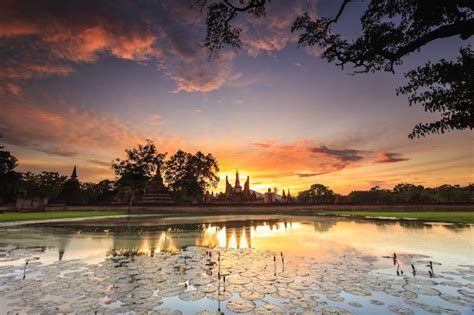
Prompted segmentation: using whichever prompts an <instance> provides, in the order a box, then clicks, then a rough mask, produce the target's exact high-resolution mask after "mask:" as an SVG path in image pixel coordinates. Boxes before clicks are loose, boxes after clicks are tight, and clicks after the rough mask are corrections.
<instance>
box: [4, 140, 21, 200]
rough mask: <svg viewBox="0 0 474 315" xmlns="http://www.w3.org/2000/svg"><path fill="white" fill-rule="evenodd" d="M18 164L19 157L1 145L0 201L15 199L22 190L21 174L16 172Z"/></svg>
mask: <svg viewBox="0 0 474 315" xmlns="http://www.w3.org/2000/svg"><path fill="white" fill-rule="evenodd" d="M0 138H1V135H0ZM16 166H17V159H16V158H15V157H14V156H13V155H11V154H10V152H8V151H4V150H3V146H2V145H0V203H9V202H12V201H14V200H15V198H16V195H17V194H18V192H19V190H20V179H21V176H20V174H18V173H17V172H15V167H16Z"/></svg>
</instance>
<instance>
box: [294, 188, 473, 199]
mask: <svg viewBox="0 0 474 315" xmlns="http://www.w3.org/2000/svg"><path fill="white" fill-rule="evenodd" d="M298 202H301V203H316V204H450V203H452V204H455V203H456V204H466V203H472V202H474V184H469V185H468V186H463V187H462V186H459V185H441V186H439V187H436V188H425V187H423V186H421V185H414V184H408V183H401V184H398V185H395V186H394V187H393V189H382V188H380V187H379V186H375V187H372V188H371V189H370V190H356V191H352V192H351V193H349V194H348V195H346V196H343V195H339V194H336V193H334V192H333V191H332V190H331V189H330V188H329V187H327V186H324V185H322V184H314V185H312V186H311V187H310V189H308V190H305V191H302V192H300V193H299V194H298Z"/></svg>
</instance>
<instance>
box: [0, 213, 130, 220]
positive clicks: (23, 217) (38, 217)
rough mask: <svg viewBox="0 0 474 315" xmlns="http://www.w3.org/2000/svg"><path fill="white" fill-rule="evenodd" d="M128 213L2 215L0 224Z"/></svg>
mask: <svg viewBox="0 0 474 315" xmlns="http://www.w3.org/2000/svg"><path fill="white" fill-rule="evenodd" d="M124 214H127V212H126V211H54V212H28V213H0V222H7V221H24V220H48V219H64V218H88V217H102V216H110V215H124Z"/></svg>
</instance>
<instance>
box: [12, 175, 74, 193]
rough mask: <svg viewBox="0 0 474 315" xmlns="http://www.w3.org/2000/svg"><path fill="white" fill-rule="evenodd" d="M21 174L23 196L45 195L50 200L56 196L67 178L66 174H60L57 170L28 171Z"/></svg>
mask: <svg viewBox="0 0 474 315" xmlns="http://www.w3.org/2000/svg"><path fill="white" fill-rule="evenodd" d="M21 175H22V176H21V191H22V192H21V194H22V196H23V197H47V198H49V199H50V200H53V199H55V198H56V197H58V195H59V193H60V192H61V190H62V188H63V185H64V183H65V182H66V180H67V176H61V175H59V173H58V172H44V171H43V172H41V173H40V174H34V173H30V172H28V173H24V174H21Z"/></svg>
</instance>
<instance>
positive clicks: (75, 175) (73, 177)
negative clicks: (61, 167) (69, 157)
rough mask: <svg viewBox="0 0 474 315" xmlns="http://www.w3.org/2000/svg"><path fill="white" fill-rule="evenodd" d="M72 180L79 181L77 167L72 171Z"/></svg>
mask: <svg viewBox="0 0 474 315" xmlns="http://www.w3.org/2000/svg"><path fill="white" fill-rule="evenodd" d="M71 179H74V180H76V179H77V171H76V165H74V169H73V170H72V174H71Z"/></svg>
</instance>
